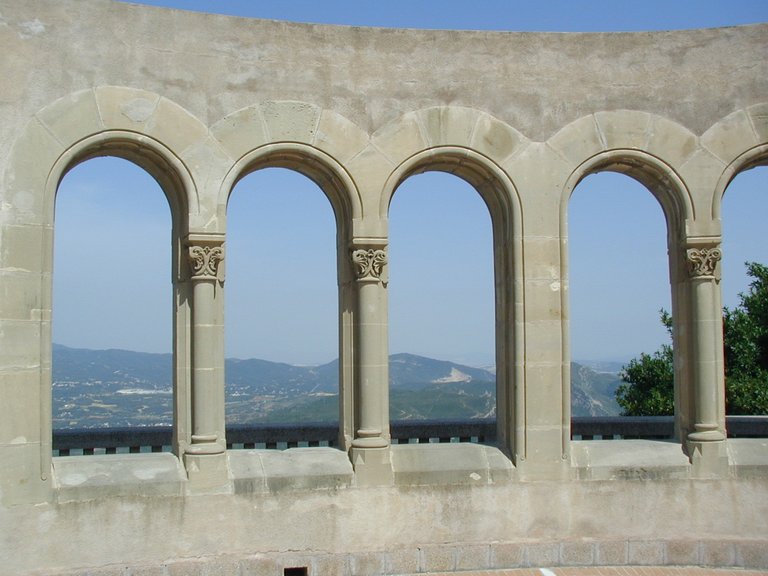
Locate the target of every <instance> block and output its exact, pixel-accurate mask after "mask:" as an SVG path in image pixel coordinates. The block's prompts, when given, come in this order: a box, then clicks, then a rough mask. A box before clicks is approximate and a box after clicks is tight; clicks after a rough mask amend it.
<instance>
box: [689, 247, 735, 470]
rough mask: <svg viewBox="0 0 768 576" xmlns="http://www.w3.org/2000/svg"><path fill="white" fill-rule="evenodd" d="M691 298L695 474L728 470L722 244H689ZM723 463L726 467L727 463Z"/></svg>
mask: <svg viewBox="0 0 768 576" xmlns="http://www.w3.org/2000/svg"><path fill="white" fill-rule="evenodd" d="M685 255H686V261H687V263H688V274H689V284H690V292H689V297H690V299H691V306H690V310H691V331H690V336H691V339H692V344H693V346H692V350H693V358H692V361H693V362H692V373H693V387H694V391H693V400H694V408H695V419H694V425H693V428H694V430H693V432H691V433H689V434H688V449H689V456H690V457H691V462H692V463H693V465H694V473H695V474H696V475H697V476H719V475H720V474H721V473H727V464H728V462H727V456H726V455H725V443H724V440H725V438H726V436H725V434H724V431H723V430H722V429H721V428H720V424H719V423H720V422H721V421H723V418H721V417H720V416H721V414H720V412H721V411H723V409H724V392H725V388H724V378H723V374H722V371H723V370H722V367H723V361H722V358H723V350H722V347H721V342H722V340H721V338H720V337H719V335H720V334H721V333H722V330H723V324H722V322H723V317H722V310H721V309H720V306H719V302H720V299H719V296H718V290H719V289H720V287H719V279H718V276H717V271H718V270H717V268H718V262H719V261H720V258H721V256H722V254H721V251H720V248H719V247H718V245H715V244H710V245H703V246H701V245H700V246H694V247H689V248H688V249H687V250H686V253H685ZM723 466H724V467H725V468H723Z"/></svg>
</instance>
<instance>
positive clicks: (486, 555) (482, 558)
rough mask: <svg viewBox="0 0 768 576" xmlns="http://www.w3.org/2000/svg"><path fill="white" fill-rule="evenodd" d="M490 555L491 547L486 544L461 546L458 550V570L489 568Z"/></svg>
mask: <svg viewBox="0 0 768 576" xmlns="http://www.w3.org/2000/svg"><path fill="white" fill-rule="evenodd" d="M490 555H491V550H490V547H489V546H487V545H485V544H478V545H467V546H460V547H459V548H458V549H457V550H456V570H480V569H485V568H489V567H490Z"/></svg>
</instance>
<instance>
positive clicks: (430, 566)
mask: <svg viewBox="0 0 768 576" xmlns="http://www.w3.org/2000/svg"><path fill="white" fill-rule="evenodd" d="M455 552H456V551H455V550H454V548H453V547H451V546H424V547H423V548H422V549H421V558H422V562H421V568H422V571H423V572H450V571H453V570H454V569H455V566H456V554H455Z"/></svg>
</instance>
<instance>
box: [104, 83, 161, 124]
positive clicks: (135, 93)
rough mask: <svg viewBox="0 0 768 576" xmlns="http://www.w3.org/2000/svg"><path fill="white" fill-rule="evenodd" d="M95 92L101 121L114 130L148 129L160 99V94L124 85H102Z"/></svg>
mask: <svg viewBox="0 0 768 576" xmlns="http://www.w3.org/2000/svg"><path fill="white" fill-rule="evenodd" d="M95 94H96V105H97V107H98V109H99V115H100V116H101V122H102V124H103V126H104V127H105V128H107V129H113V130H134V131H138V132H144V131H146V128H145V125H146V123H147V122H148V121H151V118H152V116H153V115H154V113H155V110H157V103H158V102H159V101H160V96H159V95H158V94H155V93H153V92H148V91H146V90H139V89H136V88H126V87H124V86H100V87H98V88H96V91H95Z"/></svg>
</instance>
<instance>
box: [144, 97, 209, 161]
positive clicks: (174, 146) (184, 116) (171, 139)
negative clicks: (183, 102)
mask: <svg viewBox="0 0 768 576" xmlns="http://www.w3.org/2000/svg"><path fill="white" fill-rule="evenodd" d="M147 128H150V129H151V130H150V133H149V135H150V136H152V137H153V138H155V139H156V140H158V141H159V142H161V143H162V144H164V145H165V146H167V147H168V148H170V149H171V150H176V151H178V152H183V151H184V150H186V149H187V148H190V147H191V146H192V145H193V144H195V143H197V142H199V141H201V140H204V139H205V137H206V136H207V135H208V128H206V126H205V125H204V124H203V123H202V122H200V120H198V119H197V118H196V117H194V116H193V115H192V114H190V113H189V112H187V111H186V110H184V109H183V108H182V107H180V106H179V105H178V104H176V103H175V102H172V101H171V100H168V99H167V98H160V100H159V101H158V102H157V110H156V111H155V114H154V116H153V120H152V122H150V123H148V124H147Z"/></svg>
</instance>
